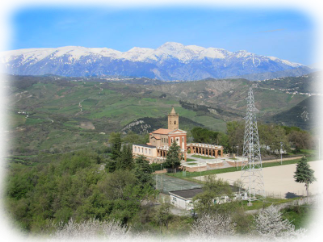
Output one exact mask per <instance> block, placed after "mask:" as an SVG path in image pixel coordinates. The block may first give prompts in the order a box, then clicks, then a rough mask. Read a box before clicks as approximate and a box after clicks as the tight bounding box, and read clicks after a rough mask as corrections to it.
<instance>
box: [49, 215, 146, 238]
mask: <svg viewBox="0 0 323 242" xmlns="http://www.w3.org/2000/svg"><path fill="white" fill-rule="evenodd" d="M49 241H50V242H84V241H88V242H98V241H109V242H118V241H124V242H130V241H134V242H146V241H149V238H148V236H147V235H143V234H142V235H137V236H136V237H135V238H132V237H131V233H130V231H129V229H128V228H127V227H125V226H122V225H121V223H120V222H116V221H102V222H101V221H98V220H94V219H93V220H89V221H84V222H81V223H76V222H74V221H73V220H72V219H71V220H70V221H69V222H68V223H67V224H65V225H64V226H61V227H60V228H58V229H57V230H56V232H55V233H54V234H53V236H52V239H51V240H49Z"/></svg>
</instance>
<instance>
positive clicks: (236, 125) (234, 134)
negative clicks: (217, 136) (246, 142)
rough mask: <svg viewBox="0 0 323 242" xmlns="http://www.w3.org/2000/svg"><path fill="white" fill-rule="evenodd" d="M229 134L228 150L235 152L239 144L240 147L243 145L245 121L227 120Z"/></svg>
mask: <svg viewBox="0 0 323 242" xmlns="http://www.w3.org/2000/svg"><path fill="white" fill-rule="evenodd" d="M227 134H228V144H229V147H228V151H229V152H233V150H235V148H236V147H237V146H239V148H240V149H242V147H243V137H244V123H243V122H237V121H232V122H227Z"/></svg>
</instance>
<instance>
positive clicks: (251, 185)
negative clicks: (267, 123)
mask: <svg viewBox="0 0 323 242" xmlns="http://www.w3.org/2000/svg"><path fill="white" fill-rule="evenodd" d="M256 110H257V109H256V107H255V100H254V96H253V91H252V87H250V88H249V91H248V98H247V115H246V117H245V118H244V119H245V133H244V142H243V154H242V156H243V157H245V158H246V161H245V162H244V163H243V165H242V168H241V181H242V182H243V183H244V184H245V185H246V184H248V187H246V189H247V193H248V201H249V203H248V206H251V205H252V201H255V200H257V197H256V194H257V195H261V196H263V197H265V191H264V179H263V175H262V162H261V155H260V145H259V135H258V127H257V120H256Z"/></svg>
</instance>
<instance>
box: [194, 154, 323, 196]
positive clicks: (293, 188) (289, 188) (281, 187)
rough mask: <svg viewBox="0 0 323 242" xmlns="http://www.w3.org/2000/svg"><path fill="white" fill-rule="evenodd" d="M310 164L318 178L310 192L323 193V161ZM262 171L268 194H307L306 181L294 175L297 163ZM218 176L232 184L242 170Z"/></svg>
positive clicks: (238, 177) (199, 178)
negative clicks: (299, 179) (295, 177)
mask: <svg viewBox="0 0 323 242" xmlns="http://www.w3.org/2000/svg"><path fill="white" fill-rule="evenodd" d="M308 164H309V165H310V167H311V169H313V170H314V171H315V173H314V176H315V177H316V179H317V181H315V182H313V183H312V184H311V185H310V188H309V190H310V194H312V195H315V194H323V178H322V176H321V174H322V167H323V166H322V164H323V161H322V160H321V161H312V162H308ZM262 171H263V177H264V183H265V191H266V195H267V196H274V197H276V198H278V197H280V198H291V197H295V196H306V189H305V185H304V183H297V182H295V179H294V177H293V176H294V173H295V171H296V164H292V165H282V166H275V167H268V168H264V169H263V170H262ZM216 177H217V178H222V179H224V180H226V181H228V182H229V183H230V184H232V183H233V182H234V181H236V180H237V179H240V177H241V171H237V172H229V173H222V174H217V175H216ZM196 179H198V180H201V179H202V180H203V179H204V177H196Z"/></svg>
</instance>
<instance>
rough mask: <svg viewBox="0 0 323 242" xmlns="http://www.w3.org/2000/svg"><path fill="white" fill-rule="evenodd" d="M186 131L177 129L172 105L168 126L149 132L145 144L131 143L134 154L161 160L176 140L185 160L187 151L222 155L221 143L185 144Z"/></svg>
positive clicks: (155, 160) (176, 118)
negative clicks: (147, 140) (147, 141)
mask: <svg viewBox="0 0 323 242" xmlns="http://www.w3.org/2000/svg"><path fill="white" fill-rule="evenodd" d="M186 138H187V132H186V131H184V130H181V129H179V115H178V114H177V113H176V111H175V108H174V107H173V108H172V110H171V112H170V113H169V114H168V128H167V129H162V128H160V129H157V130H155V131H153V132H151V133H149V143H147V144H145V145H137V144H134V145H132V154H133V155H134V156H139V155H144V156H145V157H146V158H147V159H148V160H149V161H150V162H151V163H159V162H163V161H164V160H165V159H166V157H167V152H168V149H169V147H170V146H171V145H172V143H173V142H176V143H177V145H178V146H179V147H180V149H181V153H182V155H183V157H184V160H185V161H186V156H187V151H189V152H190V153H191V154H197V155H202V156H208V157H214V158H218V157H223V147H222V146H221V145H211V144H201V143H190V144H187V139H186Z"/></svg>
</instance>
